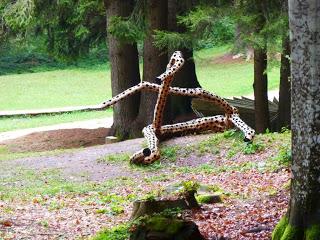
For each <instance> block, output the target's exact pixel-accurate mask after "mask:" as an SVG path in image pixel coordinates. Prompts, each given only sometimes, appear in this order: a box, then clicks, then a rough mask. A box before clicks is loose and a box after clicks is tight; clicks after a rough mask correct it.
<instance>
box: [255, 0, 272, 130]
mask: <svg viewBox="0 0 320 240" xmlns="http://www.w3.org/2000/svg"><path fill="white" fill-rule="evenodd" d="M254 3H255V7H256V11H257V13H256V14H257V20H256V26H255V33H256V34H261V31H262V30H263V28H264V27H265V25H266V21H267V20H266V16H265V14H266V12H267V3H266V1H259V0H255V1H254ZM264 41H265V40H264ZM253 52H254V53H253V55H254V83H253V90H254V107H255V114H254V115H255V125H256V126H255V127H256V132H257V133H264V132H265V131H266V130H267V129H269V130H270V117H269V103H268V75H267V73H266V71H267V65H268V56H267V43H266V42H264V43H263V44H262V45H260V46H254V50H253Z"/></svg>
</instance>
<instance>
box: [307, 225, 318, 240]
mask: <svg viewBox="0 0 320 240" xmlns="http://www.w3.org/2000/svg"><path fill="white" fill-rule="evenodd" d="M305 239H306V240H319V239H320V225H319V224H314V225H311V226H310V227H308V228H307V230H306V233H305Z"/></svg>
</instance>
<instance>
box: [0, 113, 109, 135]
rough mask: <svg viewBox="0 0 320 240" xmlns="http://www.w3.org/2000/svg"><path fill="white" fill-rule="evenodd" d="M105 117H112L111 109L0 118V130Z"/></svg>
mask: <svg viewBox="0 0 320 240" xmlns="http://www.w3.org/2000/svg"><path fill="white" fill-rule="evenodd" d="M105 117H112V109H107V110H106V111H99V112H75V113H63V114H56V115H44V116H35V117H13V118H0V132H5V131H12V130H16V129H24V128H34V127H42V126H49V125H54V124H58V123H66V122H74V121H81V120H90V119H98V118H105Z"/></svg>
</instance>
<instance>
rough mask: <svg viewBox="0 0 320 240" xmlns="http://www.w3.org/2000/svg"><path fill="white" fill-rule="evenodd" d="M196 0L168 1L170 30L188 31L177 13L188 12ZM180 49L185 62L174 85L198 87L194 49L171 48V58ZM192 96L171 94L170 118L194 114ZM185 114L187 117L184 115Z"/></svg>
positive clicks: (169, 103) (169, 104) (169, 102)
mask: <svg viewBox="0 0 320 240" xmlns="http://www.w3.org/2000/svg"><path fill="white" fill-rule="evenodd" d="M194 2H195V1H194V0H187V1H178V0H169V1H168V29H169V31H176V32H180V33H183V32H185V31H186V29H185V27H183V26H178V25H177V15H182V14H185V13H186V12H188V11H189V10H190V9H192V7H193V6H194V4H195V3H194ZM176 50H180V51H181V52H182V53H183V58H184V59H185V63H184V66H183V68H182V69H181V70H180V71H179V72H178V73H177V74H176V76H175V78H174V81H173V83H172V86H175V87H185V88H196V87H200V84H199V82H198V79H197V75H196V69H195V63H194V60H193V50H192V49H187V48H181V49H170V51H169V58H170V57H171V54H172V52H173V51H176ZM191 100H192V98H191V97H179V96H170V97H169V101H168V108H167V109H170V113H171V115H170V117H169V119H170V120H174V119H176V118H177V117H182V118H185V117H187V118H188V115H190V114H193V110H192V108H191ZM184 116H185V117H184Z"/></svg>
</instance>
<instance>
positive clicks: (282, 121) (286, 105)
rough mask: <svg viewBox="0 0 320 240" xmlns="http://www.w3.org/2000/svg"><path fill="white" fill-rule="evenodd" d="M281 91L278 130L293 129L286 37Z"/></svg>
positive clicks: (282, 58)
mask: <svg viewBox="0 0 320 240" xmlns="http://www.w3.org/2000/svg"><path fill="white" fill-rule="evenodd" d="M282 48H283V50H282V54H281V67H280V89H279V109H278V122H277V130H278V131H281V129H282V128H284V127H285V128H289V129H290V128H291V82H290V74H291V71H290V59H289V57H290V40H289V36H286V37H285V38H284V39H283V42H282Z"/></svg>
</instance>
